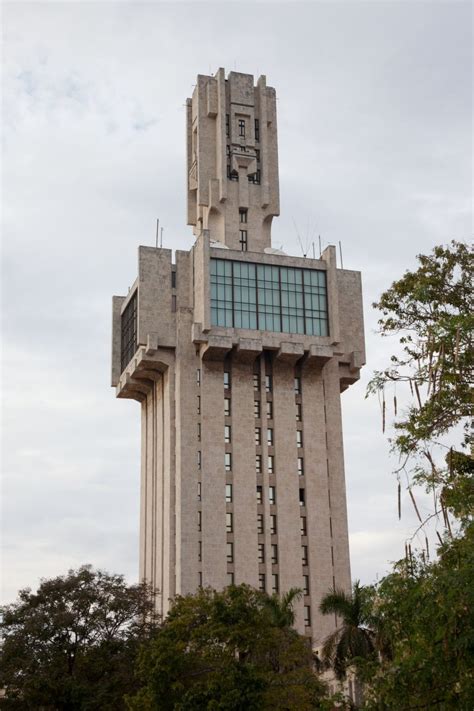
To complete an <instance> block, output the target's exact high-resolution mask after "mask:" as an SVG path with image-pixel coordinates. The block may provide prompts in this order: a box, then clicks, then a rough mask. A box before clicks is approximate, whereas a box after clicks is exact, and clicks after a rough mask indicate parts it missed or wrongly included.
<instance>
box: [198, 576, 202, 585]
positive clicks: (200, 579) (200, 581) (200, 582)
mask: <svg viewBox="0 0 474 711" xmlns="http://www.w3.org/2000/svg"><path fill="white" fill-rule="evenodd" d="M198 586H199V587H200V588H202V573H198Z"/></svg>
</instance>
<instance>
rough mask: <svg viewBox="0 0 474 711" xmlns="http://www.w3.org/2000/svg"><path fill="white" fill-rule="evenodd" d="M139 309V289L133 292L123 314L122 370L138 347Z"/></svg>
mask: <svg viewBox="0 0 474 711" xmlns="http://www.w3.org/2000/svg"><path fill="white" fill-rule="evenodd" d="M137 310H138V289H137V290H136V291H135V293H134V294H133V296H132V298H131V299H130V301H129V302H128V304H127V306H126V307H125V311H124V312H123V314H122V319H121V322H122V333H121V349H120V351H121V352H120V360H121V368H122V371H124V370H125V368H126V367H127V365H128V364H129V363H130V361H131V359H132V358H133V356H134V355H135V353H136V350H137V348H138V343H137Z"/></svg>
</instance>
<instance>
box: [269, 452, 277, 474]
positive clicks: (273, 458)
mask: <svg viewBox="0 0 474 711" xmlns="http://www.w3.org/2000/svg"><path fill="white" fill-rule="evenodd" d="M274 460H275V457H274V456H273V454H269V455H268V473H269V474H273V471H274V464H275V461H274Z"/></svg>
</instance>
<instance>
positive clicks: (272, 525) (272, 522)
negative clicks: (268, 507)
mask: <svg viewBox="0 0 474 711" xmlns="http://www.w3.org/2000/svg"><path fill="white" fill-rule="evenodd" d="M276 532H277V517H276V514H270V533H271V534H272V535H274V534H275V533H276Z"/></svg>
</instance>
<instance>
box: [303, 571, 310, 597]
mask: <svg viewBox="0 0 474 711" xmlns="http://www.w3.org/2000/svg"><path fill="white" fill-rule="evenodd" d="M303 593H304V594H305V595H309V575H303Z"/></svg>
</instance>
